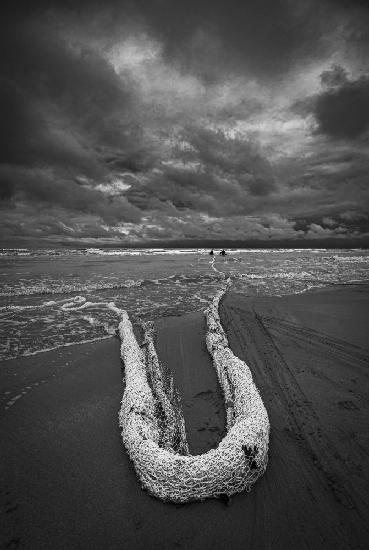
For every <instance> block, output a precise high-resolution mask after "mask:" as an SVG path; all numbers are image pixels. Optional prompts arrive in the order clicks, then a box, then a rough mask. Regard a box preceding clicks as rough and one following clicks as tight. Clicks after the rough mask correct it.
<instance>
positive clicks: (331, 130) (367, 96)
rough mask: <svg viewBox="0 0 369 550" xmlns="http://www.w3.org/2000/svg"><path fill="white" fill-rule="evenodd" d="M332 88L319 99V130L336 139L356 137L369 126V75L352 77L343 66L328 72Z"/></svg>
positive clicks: (324, 77) (326, 78) (316, 111)
mask: <svg viewBox="0 0 369 550" xmlns="http://www.w3.org/2000/svg"><path fill="white" fill-rule="evenodd" d="M321 78H322V83H323V84H325V85H326V86H327V87H328V89H327V90H326V91H324V92H322V93H321V94H320V95H319V96H318V98H317V99H316V102H315V108H314V114H315V117H316V119H317V121H318V123H319V131H320V132H322V133H323V134H326V135H328V136H330V137H333V138H342V139H355V138H357V137H360V136H362V135H363V134H364V133H365V132H366V131H367V130H368V129H369V77H368V76H362V77H361V78H358V79H356V80H349V79H348V78H347V75H346V72H345V71H344V69H342V68H341V67H335V68H334V69H333V70H332V71H325V72H324V73H323V74H322V76H321Z"/></svg>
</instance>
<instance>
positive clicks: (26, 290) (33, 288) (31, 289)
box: [0, 273, 216, 307]
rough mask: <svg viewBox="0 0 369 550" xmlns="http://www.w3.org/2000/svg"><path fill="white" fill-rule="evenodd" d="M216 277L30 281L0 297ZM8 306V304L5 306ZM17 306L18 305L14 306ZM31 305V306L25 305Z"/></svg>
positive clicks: (62, 292) (8, 290)
mask: <svg viewBox="0 0 369 550" xmlns="http://www.w3.org/2000/svg"><path fill="white" fill-rule="evenodd" d="M214 279H216V276H215V275H214V274H213V273H207V274H200V275H183V274H174V275H169V276H168V277H161V278H156V279H136V280H134V279H125V280H124V281H121V282H116V281H111V282H107V281H103V282H101V281H100V282H92V281H90V282H88V283H77V282H74V283H69V284H68V283H61V282H58V284H57V286H55V287H53V286H48V285H45V284H43V283H42V282H37V283H34V284H32V283H30V284H28V285H27V287H25V286H21V287H14V288H10V289H9V288H7V289H6V290H4V291H1V292H0V297H12V296H13V297H14V296H34V295H47V294H50V295H55V294H56V295H57V294H70V293H74V292H93V291H103V290H119V289H124V288H126V289H127V288H132V287H140V286H146V285H160V284H163V283H166V282H168V281H169V282H174V283H176V282H177V283H191V282H193V283H197V282H200V281H205V282H206V281H211V280H214ZM6 307H10V306H6ZM14 307H19V306H14ZM25 307H33V306H25Z"/></svg>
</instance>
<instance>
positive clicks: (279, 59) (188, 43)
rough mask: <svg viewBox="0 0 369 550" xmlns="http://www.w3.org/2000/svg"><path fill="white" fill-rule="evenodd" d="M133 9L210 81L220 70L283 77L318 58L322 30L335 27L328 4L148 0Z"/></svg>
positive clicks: (169, 48) (274, 0)
mask: <svg viewBox="0 0 369 550" xmlns="http://www.w3.org/2000/svg"><path fill="white" fill-rule="evenodd" d="M133 5H134V11H136V13H139V14H141V15H143V17H144V20H145V21H147V22H148V24H149V25H150V28H152V29H153V30H154V32H156V33H157V35H158V36H159V37H160V39H162V40H163V41H164V43H165V45H166V55H167V56H168V57H169V58H173V56H174V57H177V58H179V59H180V60H181V61H182V63H183V65H184V66H185V67H188V66H189V65H190V66H191V67H192V68H194V69H195V70H196V69H197V70H198V72H199V74H202V75H203V76H204V77H205V78H207V77H208V78H210V79H212V78H217V77H218V76H219V73H218V71H219V67H220V66H223V67H222V69H223V70H226V71H227V70H228V71H229V70H231V71H232V70H240V68H241V69H242V70H244V71H247V72H250V73H251V74H255V75H258V76H259V77H269V76H272V75H276V74H280V73H281V72H284V71H286V70H288V69H289V68H290V67H291V66H292V65H293V64H294V62H295V61H296V60H297V59H300V60H301V59H302V58H304V57H306V58H308V57H310V56H315V55H318V54H319V53H320V51H321V49H324V39H323V37H322V29H323V28H324V27H326V25H327V24H328V25H329V19H328V15H327V13H326V7H325V5H324V3H316V2H291V1H286V0H258V1H252V2H245V1H243V0H229V1H227V2H224V1H222V0H189V1H188V2H173V0H157V1H155V0H154V1H151V2H146V1H145V0H142V1H137V2H134V3H133ZM196 31H198V32H197V33H196ZM212 39H213V40H214V41H215V45H213V44H212ZM217 41H218V45H219V47H217V46H216V44H217ZM204 50H205V53H206V55H204Z"/></svg>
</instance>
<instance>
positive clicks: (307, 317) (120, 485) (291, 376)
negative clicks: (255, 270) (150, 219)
mask: <svg viewBox="0 0 369 550" xmlns="http://www.w3.org/2000/svg"><path fill="white" fill-rule="evenodd" d="M368 306H369V289H368V287H364V286H353V287H344V288H342V287H341V288H337V289H334V290H329V291H319V292H311V293H309V294H302V295H297V296H288V297H283V298H277V297H274V298H248V297H245V296H240V295H237V294H233V293H229V294H228V295H227V296H226V297H225V299H224V300H223V302H222V304H221V318H222V322H223V325H224V327H225V329H226V331H227V334H228V337H229V341H230V345H231V348H232V349H233V351H234V352H235V353H236V354H237V355H238V356H239V357H241V358H242V359H244V360H246V362H247V363H248V364H249V366H250V368H251V370H252V372H253V375H254V379H255V382H256V384H257V386H258V388H259V390H260V393H261V395H262V398H263V400H264V403H265V405H266V408H267V410H268V414H269V418H270V424H271V439H270V453H269V464H268V468H267V470H266V473H265V474H264V476H263V477H262V478H261V479H260V480H259V481H258V482H257V483H256V485H255V486H254V487H253V489H252V491H251V493H244V494H241V495H237V496H235V497H233V498H232V500H231V502H230V503H228V505H226V504H225V503H224V502H222V501H216V500H209V501H206V502H203V503H193V504H190V505H182V506H176V505H172V504H164V503H162V502H160V501H158V500H156V499H154V498H152V497H150V496H149V495H147V494H146V493H145V492H144V491H142V490H141V489H140V487H139V484H138V483H137V481H136V477H135V474H134V471H133V468H132V465H131V464H130V462H129V460H128V459H127V456H126V454H125V451H124V449H123V446H122V443H121V437H120V432H119V428H118V422H117V413H118V409H119V403H120V399H121V394H122V373H121V363H120V359H119V341H118V339H111V340H105V341H103V342H99V343H95V344H87V345H81V346H73V347H70V348H65V349H62V350H55V351H52V352H48V353H44V354H38V355H35V356H33V357H28V358H21V359H18V360H12V361H7V362H3V363H1V364H0V370H1V374H0V380H1V384H0V385H1V393H0V397H1V417H0V430H1V448H2V450H1V455H0V472H1V473H0V478H1V504H2V513H1V539H0V540H1V544H2V546H1V547H2V548H3V547H4V548H28V549H43V548H45V549H46V548H47V549H50V548H52V549H65V548H68V549H77V548H78V549H79V548H88V549H94V548H96V549H101V548H109V549H131V548H132V549H136V548H139V549H147V548H154V549H156V548H158V549H159V548H164V549H165V548H186V549H191V550H192V549H209V550H210V549H214V548H215V549H218V548H219V549H223V548H227V547H228V548H232V549H263V550H264V549H283V550H284V549H285V548H291V549H323V548H324V549H330V548H332V549H335V550H336V549H342V550H343V549H347V548H350V549H351V548H363V549H364V548H367V547H368V544H369V531H368V526H367V518H368V517H369V505H368V502H369V483H368V477H369V474H368V472H369V468H368V466H369V460H368V455H369V436H368V433H369V432H368V420H367V419H368V417H369V416H368V412H369V411H368V408H369V348H368V346H369V343H368V342H369V338H368V326H369V323H368V321H369V307H368ZM191 315H192V314H191ZM156 326H157V331H158V344H157V349H158V353H159V357H160V359H161V360H162V361H163V362H164V363H167V364H168V365H170V366H171V368H172V370H173V376H174V379H175V382H176V384H177V386H178V388H179V390H180V392H181V394H182V405H183V411H184V416H185V421H186V426H187V431H188V433H189V441H190V445H191V447H192V451H193V452H202V451H203V450H206V448H207V447H208V448H210V447H211V446H213V445H214V444H216V441H217V440H219V438H220V437H221V434H222V430H223V428H224V411H223V410H222V408H221V406H220V403H221V402H222V397H221V394H220V390H219V387H218V385H217V381H216V378H214V372H213V371H212V367H211V362H210V361H209V358H208V356H207V354H206V351H205V348H204V343H203V332H204V324H203V321H202V318H201V316H198V315H196V314H195V315H193V316H192V317H191V316H185V317H177V318H174V319H170V318H165V319H162V320H160V321H159V322H158V323H157V324H156ZM187 372H188V373H189V375H190V376H189V377H187V376H186V373H187ZM5 392H9V393H6V394H5ZM22 392H24V393H22ZM19 395H20V396H21V397H19V398H18V399H16V400H15V401H14V398H15V397H17V396H19ZM206 396H207V397H206ZM7 403H8V405H7ZM200 416H201V418H200Z"/></svg>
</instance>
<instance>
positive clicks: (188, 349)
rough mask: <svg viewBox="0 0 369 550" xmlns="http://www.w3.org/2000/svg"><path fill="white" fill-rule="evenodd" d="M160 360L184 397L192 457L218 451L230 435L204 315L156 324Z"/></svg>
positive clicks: (186, 316) (183, 405)
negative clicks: (208, 344)
mask: <svg viewBox="0 0 369 550" xmlns="http://www.w3.org/2000/svg"><path fill="white" fill-rule="evenodd" d="M155 330H156V350H157V353H158V357H159V360H160V361H162V362H163V363H164V365H165V366H166V367H168V368H169V369H170V371H171V372H172V374H173V379H174V383H175V386H176V388H177V390H178V391H179V394H180V396H181V408H182V411H183V416H184V419H185V424H186V433H187V441H188V444H189V449H190V452H191V453H192V454H201V453H203V452H206V451H208V450H209V449H211V448H215V447H216V446H217V445H218V443H219V441H220V440H221V439H222V437H223V435H224V434H225V431H226V419H225V407H224V400H223V396H222V392H221V389H220V386H219V383H218V378H217V374H216V371H215V369H214V367H213V362H212V360H211V357H210V355H209V353H208V350H207V348H206V343H205V333H206V322H205V317H204V315H203V314H202V313H190V314H187V315H183V316H181V317H164V318H163V319H160V320H159V321H157V322H156V323H155Z"/></svg>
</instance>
